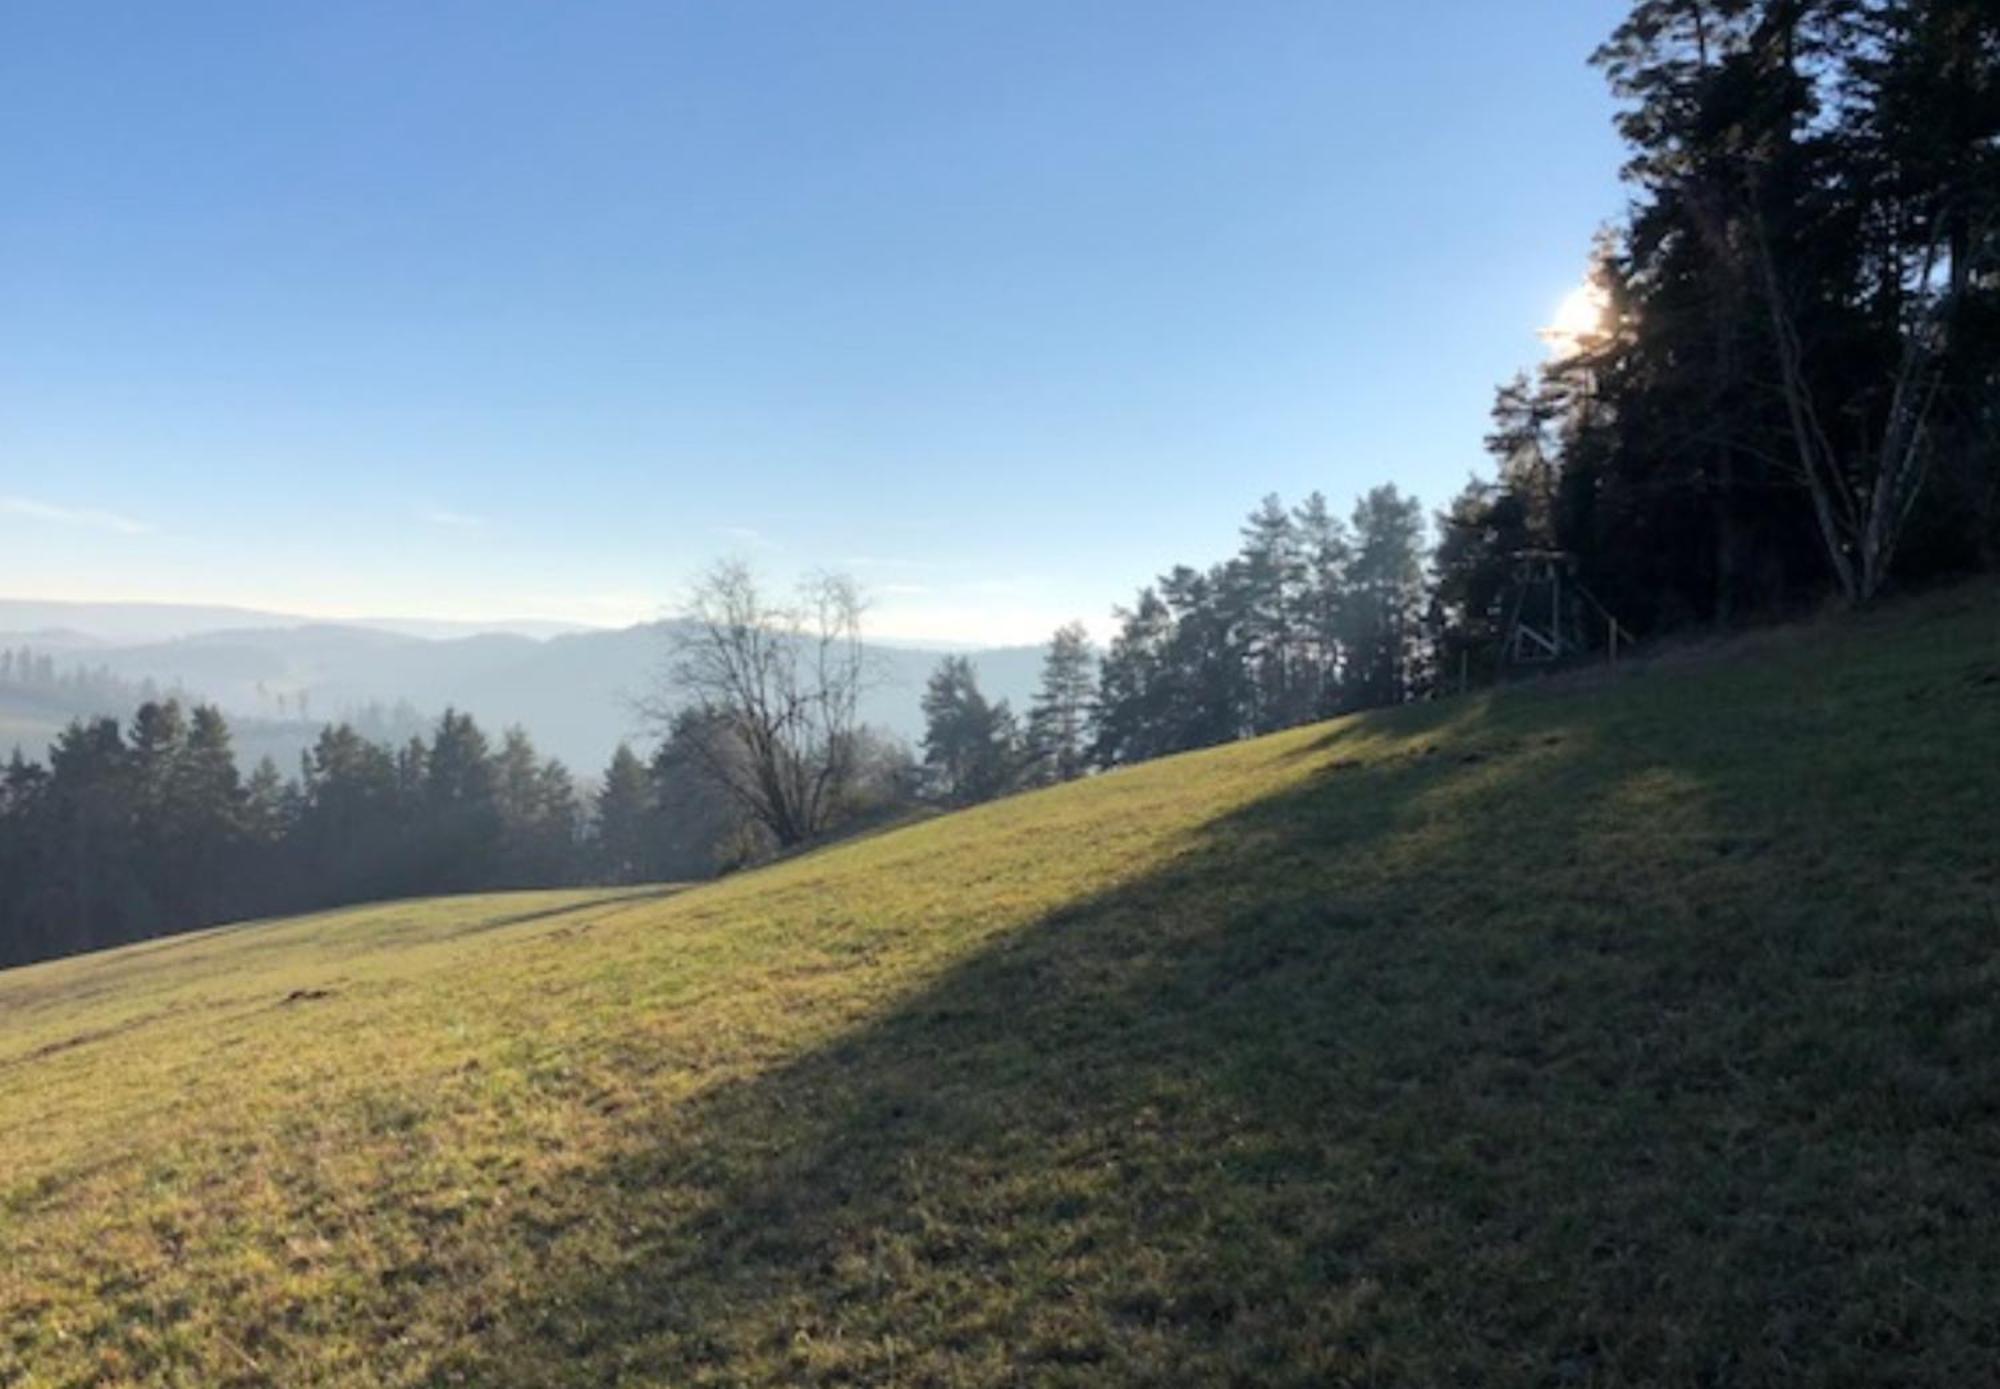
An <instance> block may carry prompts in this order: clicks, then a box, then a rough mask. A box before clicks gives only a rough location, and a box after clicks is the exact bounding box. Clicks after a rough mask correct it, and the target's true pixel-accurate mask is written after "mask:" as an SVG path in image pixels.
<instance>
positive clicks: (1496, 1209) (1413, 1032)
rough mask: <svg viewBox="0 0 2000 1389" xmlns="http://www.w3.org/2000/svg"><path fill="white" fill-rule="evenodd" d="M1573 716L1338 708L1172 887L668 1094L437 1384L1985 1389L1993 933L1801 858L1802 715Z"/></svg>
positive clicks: (534, 1233)
mask: <svg viewBox="0 0 2000 1389" xmlns="http://www.w3.org/2000/svg"><path fill="white" fill-rule="evenodd" d="M1569 717H1570V710H1569V709H1568V708H1567V707H1566V706H1564V705H1563V704H1562V703H1561V702H1559V701H1536V702H1532V703H1516V704H1513V705H1509V706H1507V709H1506V710H1505V711H1504V712H1503V713H1500V714H1498V715H1496V714H1495V713H1494V712H1493V710H1492V708H1491V707H1490V706H1488V705H1486V704H1484V703H1479V702H1475V703H1471V704H1468V705H1465V706H1462V707H1457V708H1452V707H1444V708H1440V709H1436V710H1427V711H1412V712H1409V713H1406V714H1404V715H1402V716H1399V717H1398V718H1395V719H1391V720H1388V721H1381V720H1377V721H1371V723H1370V724H1369V725H1368V731H1366V732H1360V731H1357V729H1358V728H1359V727H1360V726H1358V725H1355V724H1352V723H1350V724H1343V725H1339V726H1337V727H1335V728H1334V729H1332V730H1331V731H1330V732H1329V733H1328V734H1327V735H1326V737H1325V738H1323V739H1321V740H1318V741H1317V742H1315V743H1314V744H1313V745H1312V749H1311V754H1310V755H1312V756H1315V757H1318V758H1320V759H1322V763H1323V765H1322V766H1321V767H1320V768H1319V769H1317V770H1316V771H1315V772H1314V773H1313V774H1312V775H1311V777H1310V778H1309V779H1308V780H1307V781H1305V782H1304V783H1303V784H1299V785H1296V786H1295V787H1294V788H1293V789H1292V790H1290V791H1288V792H1286V793H1284V794H1281V795H1278V796H1275V797H1273V798H1270V799H1267V800H1264V801H1260V802H1257V803H1255V804H1253V805H1251V806H1249V807H1247V808H1245V809H1243V810H1241V811H1240V812H1238V813H1236V814H1232V815H1230V816H1228V817H1226V818H1224V819H1221V820H1219V821H1217V822H1215V823H1212V824H1210V825H1207V826H1205V827H1204V828H1203V829H1201V830H1200V831H1199V832H1198V833H1197V834H1196V835H1195V836H1194V838H1193V839H1192V841H1191V842H1190V843H1189V845H1188V846H1187V848H1186V851H1185V852H1183V853H1181V854H1179V855H1178V856H1176V857H1174V858H1173V859H1172V860H1171V861H1170V862H1169V863H1168V864H1167V865H1166V866H1165V867H1164V868H1162V869H1161V870H1160V871H1158V872H1157V873H1155V874H1153V875H1151V876H1149V877H1147V878H1145V879H1143V880H1141V881H1138V882H1135V883H1131V884H1129V885H1126V886H1124V887H1121V888H1119V889H1117V890H1115V891H1112V892H1108V893H1106V894H1104V895H1101V896H1098V897H1095V898H1091V899H1088V900H1083V901H1079V902H1076V903H1073V904H1070V905H1067V906H1065V907H1064V908H1062V909H1061V910H1059V911H1057V912H1055V913H1052V914H1050V915H1049V916H1047V917H1046V918H1044V919H1043V920H1041V921H1039V922H1038V923H1036V924H1034V925H1033V926H1031V927H1029V928H1027V929H1024V930H1019V931H1015V932H1012V933H1009V934H1008V935H1006V936H1004V937H1002V938H1000V939H998V940H997V941H996V942H994V943H993V944H991V945H990V946H989V947H987V948H986V949H984V950H983V951H982V952H981V953H979V954H977V955H975V956H973V957H971V958H969V959H967V960H965V961H964V962H963V963H962V964H960V965H959V966H957V967H955V968H953V969H952V970H950V972H948V973H946V974H945V975H943V976H942V977H940V978H937V979H935V980H934V981H933V982H931V983H930V984H929V985H928V986H926V987H924V988H922V989H921V990H920V991H918V992H916V993H914V994H913V995H911V996H908V997H906V998H904V999H902V1000H900V1001H899V1002H897V1003H895V1004H894V1005H892V1006H891V1007H889V1008H888V1009H887V1010H886V1011H885V1012H883V1013H882V1014H880V1015H879V1016H877V1017H876V1018H874V1019H873V1020H872V1021H869V1022H867V1023H865V1024H864V1025H862V1026H859V1027H857V1028H855V1029H853V1030H851V1031H849V1032H846V1033H844V1034H842V1035H840V1036H839V1037H837V1038H836V1039H834V1040H832V1041H830V1042H829V1043H827V1044H825V1045H823V1046H821V1047H819V1048H818V1049H816V1050H813V1051H810V1052H808V1053H807V1054H804V1055H802V1056H799V1057H797V1058H796V1059H794V1060H792V1061H791V1062H789V1063H788V1064H783V1065H780V1066H778V1067H777V1068H775V1069H771V1070H768V1071H765V1072H762V1073H760V1074H758V1075H756V1076H755V1077H754V1078H751V1079H748V1080H744V1081H741V1082H737V1083H733V1084H727V1085H724V1086H722V1087H720V1088H717V1089H714V1090H711V1091H709V1092H707V1093H706V1094H704V1095H703V1096H702V1097H701V1098H699V1099H698V1100H695V1101H693V1102H689V1103H683V1104H681V1105H679V1106H676V1107H674V1108H671V1109H663V1110H662V1111H661V1112H660V1113H658V1114H657V1115H655V1116H652V1118H651V1120H650V1121H649V1122H650V1123H651V1124H652V1127H651V1128H650V1129H635V1130H634V1132H633V1133H632V1135H631V1140H630V1141H629V1142H627V1143H626V1144H624V1145H623V1146H622V1147H621V1148H620V1149H619V1150H618V1151H617V1153H616V1155H615V1156H613V1157H612V1158H610V1159H608V1160H607V1161H605V1162H604V1163H603V1164H601V1165H599V1166H596V1167H593V1168H591V1169H589V1170H587V1171H585V1172H583V1173H581V1174H579V1175H577V1176H576V1177H575V1178H574V1179H572V1180H571V1181H570V1182H568V1183H567V1184H565V1185H564V1186H563V1187H562V1188H561V1189H559V1190H552V1191H543V1192H540V1193H537V1194H536V1196H537V1203H538V1204H537V1209H538V1211H540V1212H541V1214H540V1215H539V1216H538V1217H537V1220H536V1223H535V1224H534V1226H533V1228H522V1229H516V1230H514V1231H512V1232H511V1234H510V1238H514V1239H517V1240H519V1241H520V1242H522V1243H523V1244H524V1245H525V1246H526V1247H527V1248H528V1249H530V1250H531V1251H532V1257H533V1260H534V1262H535V1265H536V1267H537V1268H538V1269H540V1270H541V1272H540V1273H539V1274H538V1275H537V1276H536V1277H535V1278H534V1279H533V1280H532V1281H531V1284H530V1286H529V1287H528V1288H527V1289H526V1291H525V1293H524V1295H523V1296H522V1297H520V1298H519V1300H518V1301H516V1302H514V1303H513V1304H512V1305H508V1306H505V1307H500V1308H494V1309H489V1310H488V1311H487V1312H485V1313H482V1314H481V1316H480V1318H479V1320H478V1324H477V1325H476V1326H475V1327H472V1328H468V1332H467V1335H466V1336H465V1337H464V1339H463V1340H462V1341H461V1342H460V1344H459V1345H458V1346H457V1347H456V1348H455V1349H454V1350H453V1351H451V1352H450V1353H448V1354H446V1355H445V1356H443V1357H441V1358H440V1359H438V1360H437V1361H436V1362H434V1363H433V1364H432V1365H431V1366H430V1367H429V1369H428V1371H427V1374H428V1376H429V1378H430V1379H431V1380H432V1381H433V1382H437V1383H449V1382H472V1383H483V1384H502V1385H530V1384H534V1385H541V1384H563V1383H574V1384H600V1383H617V1382H657V1383H663V1384H665V1383H673V1384H735V1383H746V1382H768V1383H829V1384H831V1383H866V1384H877V1383H880V1384H890V1383H894V1384H937V1385H956V1384H989V1383H990V1384H1002V1383H1006V1384H1013V1383H1030V1382H1032V1383H1049V1384H1079V1385H1081V1384H1099V1383H1107V1382H1116V1383H1143V1384H1160V1385H1169V1384H1175V1385H1178V1384H1196V1383H1203V1384H1206V1383H1214V1384H1245V1385H1249V1384H1258V1385H1263V1384H1300V1385H1304V1384H1328V1383H1400V1384H1449V1383H1465V1384H1497V1383H1507V1384H1572V1383H1581V1384H1624V1383H1642V1382H1645V1383H1659V1382H1678V1383H1717V1384H1721V1383H1763V1382H1771V1381H1774V1380H1785V1379H1797V1378H1813V1379H1821V1380H1839V1379H1842V1378H1846V1379H1850V1380H1853V1381H1855V1382H1860V1381H1870V1380H1872V1381H1877V1382H1886V1381H1892V1380H1893V1381H1900V1382H1914V1381H1929V1382H1938V1383H1951V1382H1971V1381H1973V1380H1976V1379H1978V1378H1979V1377H1980V1375H1982V1374H1983V1373H1984V1372H1985V1371H1986V1370H1987V1369H1989V1368H1990V1366H1991V1364H1992V1363H1993V1361H1992V1356H1993V1354H1994V1353H1995V1352H1996V1350H2000V1336H1997V1335H1996V1330H1995V1323H1994V1321H1993V1318H1992V1316H1991V1313H1990V1308H1991V1307H1992V1306H1994V1305H1995V1295H1996V1294H2000V1274H1996V1265H2000V1261H1996V1260H1995V1259H1993V1258H1992V1256H1991V1254H1990V1253H1989V1252H1988V1250H1989V1249H1990V1247H1991V1246H1992V1237H1993V1235H1994V1234H1995V1233H1996V1231H1995V1230H1994V1228H1993V1220H1992V1217H1991V1214H1990V1211H1991V1205H1990V1201H1988V1200H1987V1199H1986V1198H1982V1197H1980V1196H1979V1195H1978V1193H1982V1192H1984V1193H1987V1196H1988V1197H1990V1196H1991V1195H1992V1194H1994V1193H1993V1181H1992V1175H1991V1170H1990V1168H1987V1167H1985V1166H1984V1165H1983V1161H1982V1159H1981V1158H1980V1157H1979V1154H1980V1153H1981V1152H1982V1151H1983V1152H1985V1153H1988V1154H1990V1153H1991V1152H1992V1151H1993V1149H1994V1144H1995V1141H1996V1139H2000V1126H1996V1118H1995V1113H1994V1108H1993V1105H1992V1103H1991V1098H1990V1097H1991V1095H1993V1094H1995V1093H2000V1090H1996V1089H1995V1088H1992V1087H1993V1082H1995V1081H2000V1073H1996V1072H1995V1070H1994V1065H1993V1063H1992V1062H1991V1061H1990V1060H1987V1059H1984V1057H1985V1056H1986V1055H1990V1054H1991V1049H1990V1048H1988V1049H1987V1050H1986V1052H1985V1053H1982V1052H1981V1051H1980V1046H1979V1037H1978V1036H1974V1035H1973V1034H1972V1032H1969V1031H1967V1030H1966V1029H1967V1028H1971V1029H1973V1030H1974V1031H1976V1030H1977V1028H1978V1027H1979V1026H1982V1025H1983V1026H1985V1027H1986V1032H1987V1033H1990V1032H1991V1030H1992V1029H1991V1025H1990V1023H1987V1024H1978V1023H1977V1022H1976V1021H1967V1019H1969V1018H1972V1014H1970V1013H1968V1012H1966V1011H1965V1010H1966V1009H1969V1008H1971V1007H1972V1006H1973V1002H1972V1000H1971V997H1970V995H1966V996H1963V997H1961V996H1960V994H1962V992H1963V984H1964V978H1965V971H1966V970H1967V969H1980V968H1987V967H1988V966H1987V964H1986V960H1987V955H1986V953H1985V952H1986V951H1987V949H1988V948H1989V945H1990V942H1989V941H1988V940H1987V938H1986V935H1985V934H1982V933H1981V932H1980V930H1979V923H1977V922H1973V921H1971V920H1970V919H1969V918H1961V917H1960V916H1959V915H1957V914H1955V908H1954V906H1953V904H1954V903H1955V902H1956V901H1957V900H1958V899H1957V898H1955V897H1952V896H1951V895H1950V894H1946V893H1940V894H1937V895H1935V896H1934V898H1933V899H1931V900H1930V901H1929V903H1928V905H1927V906H1926V907H1925V908H1924V909H1923V912H1924V915H1923V917H1922V919H1920V920H1912V919H1910V917H1909V916H1908V915H1907V914H1903V915H1899V914H1898V913H1897V912H1896V910H1895V909H1894V902H1893V900H1892V899H1891V897H1889V896H1887V895H1885V894H1884V893H1881V892H1878V891H1877V890H1876V889H1875V888H1874V887H1872V886H1871V885H1870V879H1869V877H1868V875H1867V874H1866V872H1865V871H1855V870H1853V869H1852V868H1849V867H1843V866H1842V865H1840V864H1838V863H1822V862H1818V861H1816V860H1811V859H1810V858H1809V856H1808V852H1807V849H1806V847H1805V846H1802V845H1794V844H1792V843H1790V842H1789V841H1788V840H1787V838H1786V835H1785V833H1784V830H1783V827H1782V826H1774V825H1773V824H1772V823H1770V822H1769V817H1768V814H1767V810H1766V807H1767V805H1768V798H1767V796H1766V794H1765V792H1764V791H1763V790H1762V789H1761V788H1758V787H1754V786H1751V785H1749V784H1748V783H1747V782H1746V781H1744V778H1745V777H1747V776H1748V775H1749V774H1748V773H1746V772H1744V771H1742V770H1741V769H1742V768H1744V767H1746V766H1748V765H1750V763H1751V762H1752V761H1754V760H1755V759H1751V758H1748V757H1746V756H1745V753H1746V746H1745V744H1744V742H1743V740H1744V739H1747V738H1752V737H1755V736H1758V735H1757V734H1756V731H1755V730H1748V729H1744V730H1734V731H1732V730H1730V729H1727V728H1722V729H1715V730H1711V732H1710V735H1709V736H1707V737H1706V738H1704V739H1702V740H1699V741H1698V742H1696V743H1695V744H1694V745H1692V746H1690V745H1686V744H1682V745H1678V746H1675V747H1673V748H1669V747H1667V746H1666V744H1665V743H1664V742H1663V741H1661V740H1660V739H1657V738H1655V739H1651V740H1649V739H1648V738H1647V737H1645V736H1644V732H1645V730H1644V728H1643V727H1641V728H1640V729H1639V734H1640V735H1641V736H1638V737H1637V738H1636V739H1633V740H1631V741H1628V742H1624V743H1622V744H1621V746H1618V747H1609V746H1606V745H1604V743H1603V742H1602V741H1601V740H1599V739H1597V738H1596V737H1594V735H1593V733H1592V732H1591V730H1589V729H1584V728H1579V727H1573V726H1570V725H1568V724H1566V722H1565V720H1566V719H1567V718H1569ZM1384 729H1387V730H1388V731H1389V733H1390V734H1392V735H1393V743H1394V746H1393V747H1392V748H1390V749H1388V750H1385V748H1384V746H1383V745H1382V743H1381V737H1382V731H1383V730H1384ZM1626 732H1627V733H1630V732H1631V730H1626ZM1371 739H1374V740H1375V741H1373V742H1371V741H1370V740H1371ZM1349 742H1351V743H1352V744H1353V745H1354V747H1355V753H1354V755H1353V756H1352V757H1350V756H1348V755H1347V752H1346V750H1345V749H1344V748H1343V746H1342V745H1343V744H1344V743H1349ZM1800 755H1801V756H1805V757H1809V756H1810V751H1809V750H1806V749H1802V750H1801V752H1800ZM1969 774H1970V775H1974V776H1976V775H1977V773H1976V772H1972V773H1969ZM1919 813H1921V812H1919ZM1635 824H1639V825H1643V826H1644V829H1645V833H1643V834H1641V833H1635V832H1633V829H1632V827H1633V826H1634V825H1635ZM1945 838H1946V839H1948V838H1949V836H1945ZM1936 868H1937V871H1938V872H1939V873H1941V874H1943V873H1948V872H1951V871H1955V870H1953V869H1951V868H1950V867H1949V865H1945V864H1939V865H1936ZM1878 906H1879V908H1880V910H1877V907H1878ZM1891 964H1893V965H1894V967H1895V968H1896V969H1898V970H1900V971H1901V972H1902V974H1903V975H1905V976H1907V977H1908V979H1909V980H1910V981H1911V982H1910V983H1909V985H1908V986H1907V987H1900V988H1895V989H1891V988H1888V987H1887V986H1885V985H1882V984H1881V982H1880V980H1881V978H1882V975H1881V973H1880V972H1881V971H1882V970H1884V969H1886V968H1888V967H1889V966H1890V965H1891ZM1870 980H1874V981H1875V986H1874V987H1873V988H1868V987H1864V986H1866V985H1868V983H1869V981H1870ZM1954 989H1958V990H1960V994H1955V993H1954V992H1953V990H1954ZM1940 1019H1943V1021H1939V1020H1940ZM1954 1019H1956V1020H1957V1024H1956V1025H1959V1031H1957V1032H1954V1031H1953V1027H1954V1025H1955V1024H1954V1022H1953V1020H1954ZM1984 1035H1986V1034H1985V1033H1981V1034H1979V1036H1984ZM1982 1093H1984V1094H1985V1095H1986V1096H1987V1098H1986V1099H1985V1100H1981V1099H1980V1098H1979V1097H1980V1095H1981V1094H1982ZM550 1212H555V1214H553V1215H551V1214H550Z"/></svg>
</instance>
